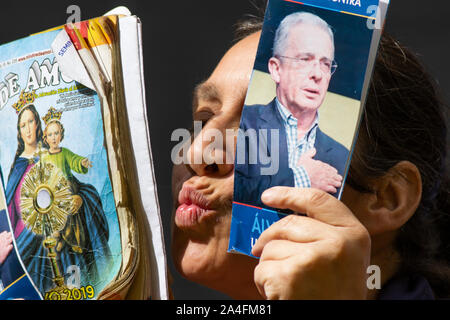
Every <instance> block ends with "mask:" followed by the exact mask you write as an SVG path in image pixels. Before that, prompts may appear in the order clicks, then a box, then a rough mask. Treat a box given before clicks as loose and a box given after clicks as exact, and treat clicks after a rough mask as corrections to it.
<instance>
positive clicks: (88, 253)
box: [42, 107, 111, 281]
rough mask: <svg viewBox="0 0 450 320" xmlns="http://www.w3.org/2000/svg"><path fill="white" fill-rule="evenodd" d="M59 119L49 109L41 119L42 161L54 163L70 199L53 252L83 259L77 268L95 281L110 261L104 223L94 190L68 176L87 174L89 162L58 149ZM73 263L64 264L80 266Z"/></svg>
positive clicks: (57, 114) (60, 124)
mask: <svg viewBox="0 0 450 320" xmlns="http://www.w3.org/2000/svg"><path fill="white" fill-rule="evenodd" d="M61 116H62V112H58V111H57V110H56V109H55V108H53V107H51V108H50V109H49V111H48V113H47V114H46V115H45V116H44V117H43V118H42V119H43V120H44V123H45V129H44V133H43V142H44V147H45V148H47V149H48V154H46V155H45V156H44V157H43V161H44V162H50V163H52V164H54V165H55V166H56V167H58V168H59V169H60V170H61V171H62V173H63V174H64V176H65V177H66V178H67V179H68V181H69V182H70V185H71V189H72V194H73V199H74V201H73V202H74V205H73V207H72V214H71V215H70V216H69V218H68V220H67V224H66V227H65V228H64V229H63V230H62V231H61V232H60V235H59V236H60V241H59V243H58V245H57V248H56V249H57V251H58V252H59V251H61V250H62V251H67V250H68V251H70V252H72V254H71V255H70V257H69V256H67V257H66V258H70V260H73V259H74V258H75V260H84V263H81V265H83V267H84V268H86V269H85V270H83V271H86V272H88V274H90V275H91V276H94V277H93V278H95V275H98V274H99V273H101V272H102V271H103V270H104V269H103V268H105V267H106V266H107V265H108V264H109V260H110V258H111V254H110V249H109V245H108V238H109V229H108V222H107V220H106V216H105V214H104V211H103V206H102V202H101V198H100V195H99V194H98V192H97V190H96V189H95V188H94V186H92V185H90V184H86V183H82V182H80V181H79V180H78V179H77V178H76V177H75V176H74V175H73V173H72V172H76V173H79V174H86V173H88V171H89V169H90V168H92V163H91V161H89V159H88V158H86V157H83V156H80V155H77V154H75V153H73V152H72V151H70V150H69V149H67V148H64V147H61V146H60V144H61V142H62V141H63V140H64V131H65V130H64V126H63V124H62V123H61ZM61 260H62V262H63V263H64V261H63V260H64V255H62V256H61ZM73 262H76V261H67V263H72V264H75V265H78V266H80V264H78V263H73ZM78 262H81V261H78ZM97 266H98V267H97ZM100 266H102V267H100ZM82 269H83V268H82ZM92 280H93V279H91V281H92Z"/></svg>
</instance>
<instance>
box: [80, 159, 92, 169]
mask: <svg viewBox="0 0 450 320" xmlns="http://www.w3.org/2000/svg"><path fill="white" fill-rule="evenodd" d="M81 165H82V166H83V167H85V168H87V169H90V168H92V162H91V161H89V159H88V158H84V159H83V160H81Z"/></svg>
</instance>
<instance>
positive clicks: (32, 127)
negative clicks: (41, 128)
mask: <svg viewBox="0 0 450 320" xmlns="http://www.w3.org/2000/svg"><path fill="white" fill-rule="evenodd" d="M19 129H20V136H21V137H22V140H23V142H24V144H25V146H30V147H35V146H36V142H37V141H36V139H37V138H36V130H37V123H36V118H35V117H34V114H33V112H31V111H30V110H29V109H26V110H25V111H23V112H22V116H21V117H20V121H19Z"/></svg>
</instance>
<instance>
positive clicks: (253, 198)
mask: <svg viewBox="0 0 450 320" xmlns="http://www.w3.org/2000/svg"><path fill="white" fill-rule="evenodd" d="M268 68H269V72H270V75H271V78H272V79H273V81H274V82H275V84H276V98H275V99H274V100H273V101H271V102H270V103H269V104H267V105H252V106H244V111H243V116H242V120H241V125H240V129H241V130H242V131H241V132H240V134H242V133H245V132H247V130H248V129H255V130H256V131H257V132H258V131H259V130H261V129H268V130H269V131H270V130H274V129H275V130H278V132H279V134H278V137H279V138H278V141H276V143H278V154H271V151H272V153H273V149H271V147H272V146H273V144H274V143H275V142H274V141H271V138H270V137H271V135H270V134H268V135H267V136H268V139H267V152H268V155H269V156H270V157H271V158H272V161H274V157H275V158H276V157H278V158H279V159H278V160H279V167H278V170H277V172H275V173H274V174H273V175H264V174H263V175H261V168H262V167H263V166H264V164H262V163H261V161H259V162H257V163H249V161H248V159H249V156H246V161H245V163H239V162H237V163H236V176H235V185H236V188H235V198H234V200H235V201H236V202H243V203H251V204H254V205H259V206H261V207H264V205H263V204H262V202H261V199H260V198H261V194H262V193H263V192H264V191H265V190H266V189H269V188H270V187H273V186H290V187H294V186H295V187H299V188H308V187H311V188H316V189H320V190H323V191H325V192H328V193H331V194H333V195H335V196H337V195H338V194H339V190H340V187H341V185H342V177H343V175H344V172H345V165H346V161H347V158H348V155H349V151H348V150H347V149H346V148H345V147H344V146H343V145H342V144H340V143H339V142H337V141H335V140H333V139H332V138H331V137H329V136H328V135H326V134H325V133H323V132H322V131H321V130H320V128H319V126H318V124H319V114H318V110H319V108H320V106H321V105H322V103H323V101H324V98H325V95H326V93H327V91H328V86H329V83H330V79H331V77H332V75H333V73H334V71H335V70H336V68H337V64H336V63H335V61H334V35H333V31H332V30H331V28H330V26H329V25H328V23H327V22H325V21H324V20H323V19H321V18H320V17H318V16H316V15H314V14H311V13H307V12H296V13H293V14H290V15H288V16H287V17H285V18H284V19H283V21H282V22H281V23H280V25H279V27H278V29H277V31H276V34H275V39H274V45H273V56H272V57H271V58H270V59H269V62H268ZM336 120H337V119H336ZM247 138H248V137H246V139H247ZM242 141H244V140H242V139H241V140H240V142H241V143H242ZM245 142H246V143H248V144H251V142H250V141H249V139H247V140H246V141H245ZM263 145H264V144H261V141H260V142H259V144H258V146H259V148H261V146H263ZM249 148H252V147H251V146H250V145H248V146H246V151H247V152H248V150H249ZM238 150H239V142H238ZM275 150H276V149H275ZM260 151H261V150H260ZM260 151H259V152H260ZM250 162H251V161H250Z"/></svg>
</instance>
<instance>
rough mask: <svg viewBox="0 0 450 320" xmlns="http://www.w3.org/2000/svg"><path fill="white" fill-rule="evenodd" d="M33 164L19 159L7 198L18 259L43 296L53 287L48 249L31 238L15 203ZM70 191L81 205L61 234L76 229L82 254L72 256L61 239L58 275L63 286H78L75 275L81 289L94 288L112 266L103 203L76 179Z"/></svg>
mask: <svg viewBox="0 0 450 320" xmlns="http://www.w3.org/2000/svg"><path fill="white" fill-rule="evenodd" d="M32 166H34V164H30V161H29V160H28V159H25V158H20V157H19V158H18V159H17V160H16V161H15V163H14V165H13V168H12V170H11V173H10V176H9V179H8V184H7V188H6V198H7V204H8V209H9V212H10V219H11V225H12V231H13V233H14V236H15V239H16V242H17V247H18V250H19V252H20V256H21V258H22V261H23V263H24V265H25V266H26V268H27V271H28V273H29V275H30V277H31V279H32V280H33V282H34V283H35V285H36V286H37V287H38V289H39V290H40V292H41V293H42V294H43V295H44V294H45V293H46V292H48V291H49V290H51V289H52V288H53V287H55V284H54V282H53V277H54V275H53V270H52V267H51V263H50V259H49V258H48V256H47V249H46V248H44V247H43V245H42V241H43V240H44V236H43V235H37V234H34V233H33V232H32V231H31V230H29V229H27V227H26V226H25V225H24V222H23V220H22V217H21V212H20V208H19V207H18V203H19V202H18V199H20V190H19V189H20V186H21V182H22V181H23V178H24V176H25V174H26V173H27V172H28V171H29V170H30V169H31V167H32ZM70 182H71V185H72V189H75V192H74V193H75V194H78V195H79V196H80V197H81V198H82V200H83V204H82V206H81V207H80V209H79V210H78V212H77V213H76V214H74V215H71V216H69V217H68V220H67V223H66V227H65V229H64V230H62V231H61V234H63V233H65V232H66V231H67V228H71V227H72V226H74V225H76V226H77V227H78V228H80V229H81V230H80V231H81V232H82V233H83V235H84V238H83V240H84V241H83V243H82V246H81V248H82V253H79V252H75V251H74V250H73V249H72V244H70V243H67V242H66V241H65V240H64V239H63V238H62V237H60V239H59V241H61V242H62V248H60V250H59V251H58V250H57V254H58V265H59V269H60V272H61V273H62V274H63V275H64V278H65V280H66V282H67V281H68V279H72V280H73V279H75V282H73V281H72V282H70V281H69V283H66V284H67V285H73V284H77V283H76V282H77V281H76V279H77V277H78V275H80V276H81V277H80V278H79V279H80V285H81V286H88V285H92V286H93V287H94V288H95V287H96V286H97V285H98V284H99V281H101V274H102V273H103V272H106V271H108V269H109V267H110V264H111V260H112V259H111V258H112V257H111V252H110V249H109V245H108V238H109V229H108V223H107V221H106V217H105V214H104V211H103V207H102V203H101V199H100V196H99V194H98V192H97V191H96V190H95V188H94V187H93V186H92V185H89V184H84V183H81V182H80V181H78V179H76V178H75V177H72V178H71V179H70Z"/></svg>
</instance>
